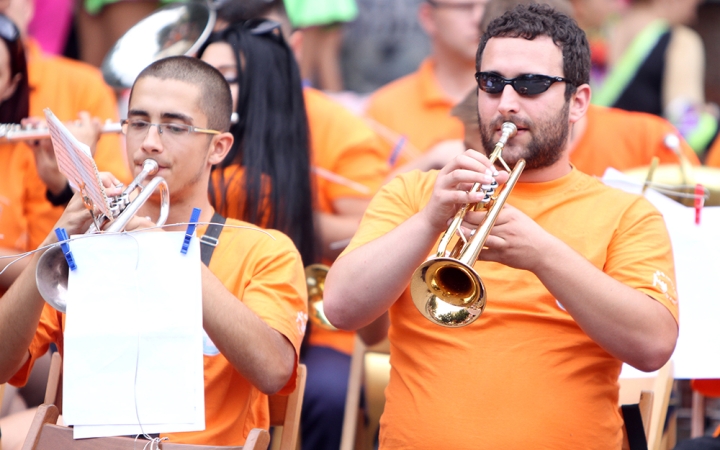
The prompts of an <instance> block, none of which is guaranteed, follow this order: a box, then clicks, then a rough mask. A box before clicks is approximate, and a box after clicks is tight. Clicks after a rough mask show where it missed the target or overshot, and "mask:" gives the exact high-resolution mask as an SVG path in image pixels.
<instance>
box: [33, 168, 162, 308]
mask: <svg viewBox="0 0 720 450" xmlns="http://www.w3.org/2000/svg"><path fill="white" fill-rule="evenodd" d="M157 171H158V164H157V162H155V161H154V160H152V159H146V160H145V162H144V163H143V170H142V171H141V172H140V173H139V174H138V176H137V177H135V179H134V180H133V181H132V183H130V185H129V186H128V187H127V188H126V189H125V190H124V191H123V193H122V194H120V195H118V196H117V197H114V198H113V199H112V200H111V202H110V216H111V217H107V216H105V215H104V214H101V215H100V216H99V217H95V216H93V221H94V223H93V224H92V225H91V226H90V229H88V231H87V232H86V233H85V234H94V233H98V232H109V233H117V232H120V231H123V230H124V229H125V226H126V225H127V224H128V222H129V221H130V219H132V217H133V216H134V215H135V214H136V213H137V211H138V210H139V209H140V207H141V206H142V205H144V204H145V202H146V201H147V200H148V199H149V198H150V196H151V195H152V194H153V193H154V192H155V190H156V189H157V188H160V215H159V217H158V220H157V221H156V223H157V224H158V225H163V224H165V221H166V220H167V217H168V212H169V211H170V191H169V190H168V185H167V183H166V182H165V179H163V178H162V177H154V178H153V179H152V180H150V182H149V183H148V184H147V185H146V186H145V187H143V186H142V185H141V184H140V183H141V182H142V181H143V180H145V178H147V177H148V176H152V175H155V174H156V173H157ZM136 189H137V190H139V193H138V195H137V197H135V198H134V199H133V200H130V196H131V194H133V192H134V191H135V190H136ZM108 222H110V224H109V225H108V226H107V228H105V230H102V227H103V226H104V225H105V224H106V223H108ZM100 230H102V231H100ZM68 272H69V268H68V264H67V261H66V260H65V255H64V254H63V251H62V249H61V248H60V244H59V243H58V244H55V245H53V246H52V247H50V248H49V249H47V250H46V251H45V253H44V254H43V255H42V256H41V257H40V260H39V261H38V265H37V269H35V281H36V283H37V288H38V291H39V292H40V295H41V296H42V297H43V298H44V299H45V301H46V302H47V303H48V304H49V305H50V306H52V307H53V308H55V309H56V310H58V311H60V312H62V313H64V312H65V311H66V310H67V302H68V291H67V285H68Z"/></svg>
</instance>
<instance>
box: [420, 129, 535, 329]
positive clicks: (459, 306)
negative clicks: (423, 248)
mask: <svg viewBox="0 0 720 450" xmlns="http://www.w3.org/2000/svg"><path fill="white" fill-rule="evenodd" d="M501 132H502V133H501V136H500V140H499V141H498V142H497V144H495V148H494V150H493V152H492V153H491V154H490V158H489V159H490V162H491V163H492V164H494V163H495V161H499V162H500V163H501V164H502V165H503V167H505V168H506V169H507V170H508V171H509V172H510V178H509V179H508V181H507V183H506V184H505V187H504V188H503V189H502V190H500V192H499V194H497V195H496V188H497V183H496V182H493V184H491V185H481V184H480V183H475V184H474V185H473V187H472V189H471V190H470V192H477V191H478V190H482V192H484V194H485V197H484V198H483V200H481V201H480V202H479V203H476V204H465V205H463V206H462V208H460V210H459V211H458V212H457V214H456V215H455V217H454V218H453V220H452V222H451V223H450V226H449V227H448V229H447V230H446V231H445V233H443V235H442V238H441V239H440V243H439V244H438V248H437V251H436V253H435V255H434V256H432V257H430V258H429V259H428V260H427V261H425V262H424V263H423V264H421V265H420V267H418V268H417V269H416V270H415V272H414V273H413V275H412V278H411V280H410V294H411V296H412V299H413V303H414V304H415V307H416V308H417V309H418V310H419V311H420V313H421V314H422V315H423V316H425V318H427V319H428V320H430V321H431V322H433V323H435V324H437V325H441V326H444V327H450V328H457V327H464V326H466V325H469V324H471V323H473V322H474V321H476V320H477V319H478V318H479V317H480V315H481V314H482V312H483V310H484V309H485V302H486V297H487V293H486V290H485V285H484V284H483V282H482V280H481V279H480V276H479V275H478V274H477V272H476V271H475V269H473V264H475V261H477V259H478V256H479V255H480V250H482V248H483V245H485V241H486V240H487V238H488V236H489V235H490V230H491V228H492V227H493V225H494V224H495V220H496V219H497V217H498V215H499V214H500V210H501V209H502V207H503V205H504V204H505V202H506V201H507V198H508V196H509V195H510V192H511V191H512V189H513V188H514V187H515V184H516V183H517V181H518V179H519V178H520V174H521V173H522V171H523V169H524V168H525V160H524V159H520V160H519V161H518V162H517V164H516V165H515V167H514V168H513V170H510V168H509V167H508V166H507V164H506V163H505V161H504V160H503V159H502V150H503V148H504V147H505V144H506V143H507V141H508V139H510V138H511V137H513V136H514V135H515V134H516V133H517V127H516V126H515V124H514V123H512V122H505V123H503V125H502V129H501ZM471 209H474V210H485V211H487V213H486V215H485V218H484V219H483V221H482V223H481V224H480V226H479V227H478V228H477V229H476V230H474V231H473V232H472V235H471V237H470V239H469V240H468V241H465V237H464V236H463V235H462V233H461V232H460V225H461V224H462V222H463V219H464V218H465V215H466V214H467V213H468V211H470V210H471ZM455 234H459V239H458V241H457V242H456V244H455V246H454V247H453V250H452V251H451V252H450V253H449V254H447V252H446V250H447V247H448V245H449V244H450V240H451V239H452V238H453V236H454V235H455Z"/></svg>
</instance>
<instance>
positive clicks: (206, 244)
mask: <svg viewBox="0 0 720 450" xmlns="http://www.w3.org/2000/svg"><path fill="white" fill-rule="evenodd" d="M225 220H226V219H225V218H224V217H223V216H221V215H220V214H218V213H217V211H215V214H213V216H212V219H210V222H212V223H211V224H210V225H208V228H207V231H205V234H204V235H203V236H202V237H201V238H200V260H201V261H202V262H203V264H205V265H206V266H208V267H210V260H211V259H212V255H213V252H214V251H215V247H216V246H217V244H218V238H219V237H220V233H221V232H222V229H223V225H224V224H225Z"/></svg>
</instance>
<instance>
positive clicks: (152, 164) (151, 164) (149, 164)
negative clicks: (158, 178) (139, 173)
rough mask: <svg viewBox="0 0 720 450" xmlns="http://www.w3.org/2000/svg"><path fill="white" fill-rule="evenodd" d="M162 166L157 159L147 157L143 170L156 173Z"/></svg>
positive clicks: (148, 173)
mask: <svg viewBox="0 0 720 450" xmlns="http://www.w3.org/2000/svg"><path fill="white" fill-rule="evenodd" d="M159 168H160V166H158V163H157V161H155V160H154V159H149V158H148V159H146V160H145V161H143V172H145V173H146V174H147V175H155V174H156V173H157V171H158V169H159Z"/></svg>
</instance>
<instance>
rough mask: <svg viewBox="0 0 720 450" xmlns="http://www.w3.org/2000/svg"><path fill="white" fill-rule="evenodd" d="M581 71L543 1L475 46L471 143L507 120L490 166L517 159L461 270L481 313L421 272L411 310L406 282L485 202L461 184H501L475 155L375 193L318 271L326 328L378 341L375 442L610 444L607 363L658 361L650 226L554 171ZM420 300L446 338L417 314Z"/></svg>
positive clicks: (661, 271) (660, 324)
mask: <svg viewBox="0 0 720 450" xmlns="http://www.w3.org/2000/svg"><path fill="white" fill-rule="evenodd" d="M589 68H590V51H589V45H588V42H587V39H586V37H585V34H584V32H583V31H582V30H581V29H580V28H579V27H578V26H577V24H576V23H575V22H574V21H573V20H572V19H571V18H570V17H568V16H566V15H564V14H561V13H558V12H557V11H555V10H553V9H552V8H550V7H548V6H546V5H537V4H534V5H530V6H524V5H521V6H518V7H517V8H515V9H513V10H511V11H510V12H508V13H506V14H505V15H503V16H501V17H500V18H498V19H496V20H494V21H493V22H492V23H491V24H490V26H489V27H488V30H487V31H486V33H485V34H484V35H483V37H482V39H481V41H480V47H479V50H478V56H477V71H478V74H477V81H478V87H479V89H480V91H479V92H478V118H479V124H480V133H481V137H482V142H483V149H482V150H484V152H485V154H489V153H490V152H491V151H492V150H493V149H494V147H495V143H496V142H498V140H499V139H500V136H501V126H502V124H503V123H504V122H512V123H514V124H515V125H516V127H517V129H518V131H517V134H516V135H515V136H512V137H510V139H509V140H508V142H507V144H506V145H505V147H504V149H503V152H502V158H503V160H504V161H505V162H506V163H507V164H508V165H509V167H510V168H519V167H518V164H519V161H520V160H521V159H524V160H526V162H527V166H526V167H525V170H524V171H522V172H521V175H520V177H519V181H518V182H517V183H516V184H515V185H514V188H513V190H512V191H511V193H510V195H509V197H508V200H507V202H506V203H505V204H504V206H502V209H501V210H500V211H499V214H498V216H497V220H496V222H495V225H494V227H492V228H491V229H490V231H489V233H488V235H487V240H486V241H485V243H484V244H485V248H483V249H482V251H481V252H480V255H479V261H477V262H475V263H474V264H473V265H474V270H475V271H476V272H477V274H478V275H479V276H480V277H481V279H482V282H483V283H484V286H485V292H486V293H487V303H486V304H485V305H484V306H485V308H484V313H483V314H482V315H479V316H478V314H479V310H478V308H479V307H478V306H477V305H475V306H471V307H470V308H468V309H463V308H459V307H455V306H452V305H450V304H446V305H443V304H442V303H440V304H438V302H439V300H437V297H434V296H432V295H431V294H432V292H433V291H432V290H430V289H429V287H428V288H426V287H425V283H424V282H422V280H421V278H416V279H415V281H418V284H416V285H415V286H416V289H417V290H418V292H416V297H417V298H418V300H419V301H418V303H415V302H414V301H413V298H412V296H411V294H410V291H409V288H408V286H409V282H410V280H411V279H412V278H413V277H414V276H418V275H423V273H424V272H422V271H420V272H419V274H417V275H414V273H416V269H418V267H420V266H421V264H423V262H424V261H425V260H426V259H427V258H428V255H432V256H434V254H435V251H436V250H435V249H436V248H437V243H438V238H439V236H440V234H441V233H442V232H443V231H444V230H445V229H446V228H447V227H448V221H449V220H450V219H451V218H452V217H453V216H454V215H455V214H456V212H457V211H458V209H459V207H460V206H461V205H463V204H466V203H469V204H473V203H478V202H480V201H481V200H482V199H483V198H484V192H475V191H472V190H470V189H469V188H470V186H472V185H473V184H474V183H479V184H481V185H487V184H489V183H491V182H492V181H493V179H495V180H496V181H497V182H498V183H500V184H502V183H505V182H506V181H507V180H508V174H507V173H505V172H504V171H502V169H496V168H495V167H494V166H493V164H491V163H490V160H489V159H488V157H487V156H485V154H482V153H480V152H476V151H474V150H468V151H466V152H465V153H463V154H462V155H460V156H458V157H456V158H454V159H453V160H452V161H451V162H450V163H449V164H448V165H446V166H445V167H444V168H443V169H442V170H440V171H431V172H424V173H423V172H420V171H412V172H410V173H407V174H404V175H401V176H399V177H397V178H396V179H395V180H393V181H392V182H390V183H388V184H387V185H385V187H383V188H382V189H381V190H380V193H378V194H377V195H376V196H375V198H374V199H373V201H372V202H371V204H370V207H369V208H368V211H367V212H366V214H365V217H364V218H363V222H362V223H361V225H360V228H359V230H358V232H357V233H356V235H355V237H354V238H353V241H352V242H351V243H350V246H349V247H348V248H347V249H346V250H345V252H344V253H343V254H342V255H341V256H340V257H339V258H338V259H337V261H336V262H335V264H334V265H333V267H332V269H331V270H330V273H329V274H328V277H327V279H326V283H325V313H326V314H327V317H328V319H330V321H331V322H332V323H333V324H334V325H336V326H338V327H339V328H342V329H359V328H365V329H366V330H372V331H374V332H375V333H376V334H378V335H382V334H385V333H388V336H389V339H390V364H391V373H390V382H389V385H388V387H387V389H386V391H385V393H386V399H387V400H386V404H385V410H384V413H383V416H382V418H381V421H380V426H381V428H380V448H381V449H397V448H477V447H478V446H479V447H483V448H537V447H542V446H546V445H547V443H552V445H553V446H556V447H558V448H598V449H600V448H602V449H608V448H617V449H619V448H621V445H622V426H623V424H622V418H621V417H620V414H619V410H618V407H617V399H618V384H617V379H618V376H619V374H620V368H621V365H622V363H623V362H626V363H628V364H631V365H633V366H634V367H637V368H639V369H640V370H644V371H651V370H655V369H657V368H659V367H661V366H662V365H664V364H665V363H666V362H667V360H668V359H669V358H670V355H671V354H672V351H673V349H674V347H675V343H676V341H677V335H678V322H677V314H678V305H677V295H676V292H675V281H674V279H675V273H674V265H673V256H672V249H671V245H670V239H669V236H668V232H667V229H666V227H665V224H664V221H663V218H662V215H661V214H660V213H659V212H658V211H657V210H656V209H655V208H654V207H653V206H652V205H651V204H650V203H649V202H648V201H647V200H645V199H644V198H642V197H641V196H637V195H632V194H628V193H625V192H622V191H619V190H616V189H613V188H610V187H607V186H605V185H603V184H602V183H601V182H600V181H599V180H597V179H595V178H593V177H590V176H588V175H586V174H583V173H582V172H580V171H578V170H577V169H575V168H574V167H573V166H572V165H571V164H570V161H569V155H568V149H567V146H566V144H567V139H568V136H569V135H570V133H571V129H572V127H573V125H574V124H575V123H576V122H577V120H578V119H579V118H580V117H582V116H583V115H584V114H585V111H586V110H587V107H588V104H589V103H590V87H589V85H588V81H589ZM516 173H517V172H513V176H516V175H515V174H516ZM598 211H600V212H601V213H598ZM483 217H485V213H484V212H483V211H472V212H470V213H468V214H467V215H466V216H465V219H464V221H463V224H462V225H463V226H462V228H461V229H460V232H461V233H463V234H464V235H465V237H466V238H467V237H469V235H470V234H471V233H470V230H471V229H472V230H474V229H475V228H476V226H477V225H478V223H479V222H480V221H481V220H482V218H483ZM369 262H370V263H369ZM453 290H455V289H453ZM457 291H460V288H458V289H457ZM420 293H422V294H428V297H425V296H424V295H417V294H420ZM437 295H438V296H442V295H443V294H442V293H438V294H437ZM433 299H435V300H433ZM416 305H417V306H416ZM433 306H436V307H437V309H439V310H441V311H447V315H443V314H441V313H440V312H438V316H439V317H437V319H438V322H442V321H443V320H445V321H446V322H445V323H446V325H448V326H450V327H451V328H453V329H448V328H443V327H440V326H438V324H437V322H435V323H434V322H432V321H429V320H428V319H427V317H428V316H432V315H433V312H434V311H437V310H436V309H435V308H433ZM474 318H477V320H476V321H474V322H472V319H474ZM466 320H467V321H469V322H472V323H469V324H467V323H466V325H467V326H459V325H460V324H462V323H463V322H464V321H466ZM468 418H481V419H480V420H469V421H468ZM588 424H592V426H588ZM518 430H520V431H518Z"/></svg>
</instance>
